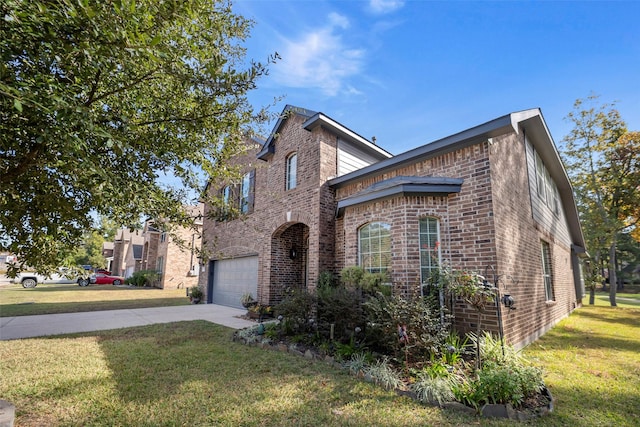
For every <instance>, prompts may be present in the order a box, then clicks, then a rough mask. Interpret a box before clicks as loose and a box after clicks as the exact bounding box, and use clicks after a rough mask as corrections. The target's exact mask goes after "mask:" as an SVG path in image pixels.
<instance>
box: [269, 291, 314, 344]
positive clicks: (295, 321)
mask: <svg viewBox="0 0 640 427" xmlns="http://www.w3.org/2000/svg"><path fill="white" fill-rule="evenodd" d="M315 306H316V298H315V297H314V296H313V295H311V294H310V293H309V292H306V291H304V290H298V289H294V290H290V291H288V292H287V295H286V296H285V299H284V300H283V301H282V302H281V303H280V304H278V305H277V306H276V307H275V312H276V314H277V315H278V316H282V329H283V333H284V334H285V335H297V334H301V333H306V332H309V331H311V330H313V329H315V325H314V324H313V319H314V309H315Z"/></svg>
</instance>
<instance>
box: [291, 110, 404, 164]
mask: <svg viewBox="0 0 640 427" xmlns="http://www.w3.org/2000/svg"><path fill="white" fill-rule="evenodd" d="M318 126H323V127H325V128H327V129H329V130H331V131H332V132H333V133H335V134H337V135H338V136H340V137H342V138H345V139H347V140H351V141H354V142H357V143H359V144H361V145H363V146H364V147H365V148H366V149H367V150H369V151H371V152H374V153H376V154H377V155H378V156H384V157H386V158H390V157H392V154H391V153H389V152H388V151H387V150H384V149H383V148H381V147H379V146H377V145H375V144H374V143H372V142H371V141H369V140H367V139H366V138H364V137H362V136H361V135H358V134H357V133H355V132H354V131H352V130H351V129H349V128H347V127H346V126H343V125H341V124H340V123H338V122H336V121H335V120H333V119H331V118H330V117H327V116H325V115H324V114H322V113H317V114H315V115H314V116H312V117H311V118H309V119H308V120H307V121H306V122H304V123H303V124H302V127H303V128H304V129H306V130H309V131H311V130H313V129H315V128H316V127H318Z"/></svg>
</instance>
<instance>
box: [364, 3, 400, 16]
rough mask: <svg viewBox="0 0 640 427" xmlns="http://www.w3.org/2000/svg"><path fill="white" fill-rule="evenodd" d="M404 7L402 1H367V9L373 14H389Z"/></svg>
mask: <svg viewBox="0 0 640 427" xmlns="http://www.w3.org/2000/svg"><path fill="white" fill-rule="evenodd" d="M402 6H404V0H369V8H370V9H371V11H373V13H379V14H383V13H390V12H393V11H394V10H397V9H400V8H401V7H402Z"/></svg>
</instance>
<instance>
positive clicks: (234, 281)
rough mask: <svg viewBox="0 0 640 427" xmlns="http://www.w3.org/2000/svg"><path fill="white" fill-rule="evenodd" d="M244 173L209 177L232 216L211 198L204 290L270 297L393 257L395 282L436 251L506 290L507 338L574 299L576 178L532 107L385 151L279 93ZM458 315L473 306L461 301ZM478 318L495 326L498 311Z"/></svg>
mask: <svg viewBox="0 0 640 427" xmlns="http://www.w3.org/2000/svg"><path fill="white" fill-rule="evenodd" d="M236 161H237V162H238V164H240V165H242V166H243V170H244V172H245V175H244V176H243V179H242V182H241V183H239V184H237V183H236V184H235V185H234V183H225V182H220V183H210V186H209V191H216V192H219V194H221V197H222V199H223V200H225V201H227V202H228V203H230V204H236V206H238V208H239V216H238V217H231V218H229V217H224V216H223V217H221V216H220V215H219V213H220V212H219V209H218V208H216V207H213V206H208V205H207V206H205V216H204V225H203V227H204V228H203V239H204V240H203V248H204V250H205V253H206V254H207V256H206V263H205V265H204V266H203V268H202V269H201V273H200V283H201V285H202V287H203V289H204V290H205V294H206V298H207V301H208V302H210V303H211V302H213V303H217V304H224V305H231V306H239V305H240V302H239V298H240V296H241V295H242V294H243V293H244V292H251V293H253V295H254V296H257V299H259V300H260V301H261V302H263V303H270V304H273V303H276V302H278V301H279V300H280V299H281V298H282V295H283V291H284V290H285V289H286V288H287V287H304V288H306V289H309V290H313V289H314V287H315V283H316V280H317V278H318V275H319V273H320V272H322V271H325V270H327V271H331V272H334V273H338V272H339V271H340V270H341V269H342V268H343V267H346V266H351V265H360V266H362V267H364V268H365V269H366V270H368V271H373V272H376V271H387V272H388V273H389V274H390V276H391V280H392V284H393V287H394V290H395V291H396V292H404V293H408V292H411V291H412V290H415V289H419V288H420V286H421V284H423V283H426V282H427V280H428V278H429V275H430V273H431V272H432V271H433V270H434V269H437V268H439V266H441V265H450V266H451V267H453V268H457V269H467V270H473V271H476V272H480V273H485V272H486V276H487V279H488V280H489V281H490V282H494V281H495V280H496V279H497V282H498V288H499V289H500V292H501V294H507V293H508V294H510V295H511V296H512V297H513V299H514V300H515V305H516V307H517V309H516V310H507V311H506V312H504V311H503V315H502V316H501V320H502V323H503V328H504V335H505V338H506V339H507V341H508V342H510V343H511V344H514V345H516V346H523V345H526V344H527V343H529V342H532V341H533V340H535V339H536V338H537V337H539V336H540V335H542V334H543V333H544V332H546V331H547V330H548V329H549V328H550V327H551V326H553V325H554V324H555V323H556V322H557V321H559V320H560V319H562V318H563V317H565V316H567V315H568V314H569V313H570V312H571V311H573V310H574V309H575V308H576V307H577V306H579V305H580V303H581V298H582V296H583V295H584V285H583V282H582V278H581V273H580V272H581V267H580V265H581V263H580V257H581V256H583V254H584V253H585V249H584V238H583V235H582V230H581V228H580V224H579V221H578V213H577V209H576V206H575V202H574V199H573V194H572V188H571V185H570V183H569V180H568V177H567V175H566V172H565V170H564V168H563V166H562V163H561V161H560V158H559V156H558V152H557V150H556V148H555V145H554V143H553V139H552V137H551V135H550V134H549V131H548V129H547V126H546V124H545V122H544V119H543V117H542V114H541V112H540V110H539V109H532V110H526V111H521V112H516V113H511V114H507V115H505V116H502V117H499V118H497V119H494V120H492V121H489V122H487V123H484V124H481V125H479V126H476V127H473V128H470V129H467V130H464V131H462V132H460V133H457V134H455V135H451V136H449V137H446V138H443V139H440V140H437V141H434V142H432V143H429V144H426V145H424V146H421V147H418V148H416V149H413V150H410V151H407V152H405V153H402V154H399V155H396V156H392V155H390V154H389V153H388V152H386V151H385V150H383V149H382V148H380V147H378V146H377V145H375V144H374V143H373V142H371V141H368V140H367V139H365V138H363V137H361V136H360V135H358V134H356V133H355V132H353V131H351V130H350V129H348V128H347V127H345V126H344V125H342V124H340V123H338V122H336V121H334V120H333V119H331V118H329V117H328V116H326V115H324V114H322V113H317V112H314V111H310V110H306V109H300V108H296V107H291V106H287V107H286V108H285V110H284V112H283V114H282V116H281V119H280V120H278V122H277V123H276V125H275V128H274V130H273V132H272V134H271V136H270V137H269V138H268V139H267V140H266V141H264V142H263V143H261V144H259V143H258V142H257V141H253V142H252V143H249V144H248V150H247V152H246V154H244V155H243V156H241V157H238V158H237V159H236ZM454 310H455V314H456V319H457V321H458V327H459V328H461V329H463V330H467V329H472V328H474V326H475V322H476V321H477V320H476V314H475V312H472V311H471V309H470V308H468V307H466V306H464V304H462V303H460V302H458V303H456V306H455V308H454ZM482 322H483V325H488V327H489V328H490V329H494V330H496V329H497V328H498V324H499V322H498V316H497V314H495V315H492V314H487V315H485V316H484V318H483V320H482Z"/></svg>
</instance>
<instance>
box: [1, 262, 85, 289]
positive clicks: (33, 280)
mask: <svg viewBox="0 0 640 427" xmlns="http://www.w3.org/2000/svg"><path fill="white" fill-rule="evenodd" d="M11 283H21V284H22V287H23V288H35V287H36V286H38V285H39V284H44V283H59V284H64V283H77V284H78V285H80V286H87V285H88V284H89V277H88V276H87V277H77V276H74V275H72V274H70V272H69V269H68V268H66V267H59V268H58V269H57V271H56V272H55V273H52V274H51V275H50V276H44V275H42V274H38V273H35V272H32V271H31V272H30V271H23V272H20V273H18V275H17V276H16V277H15V278H13V279H11Z"/></svg>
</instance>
